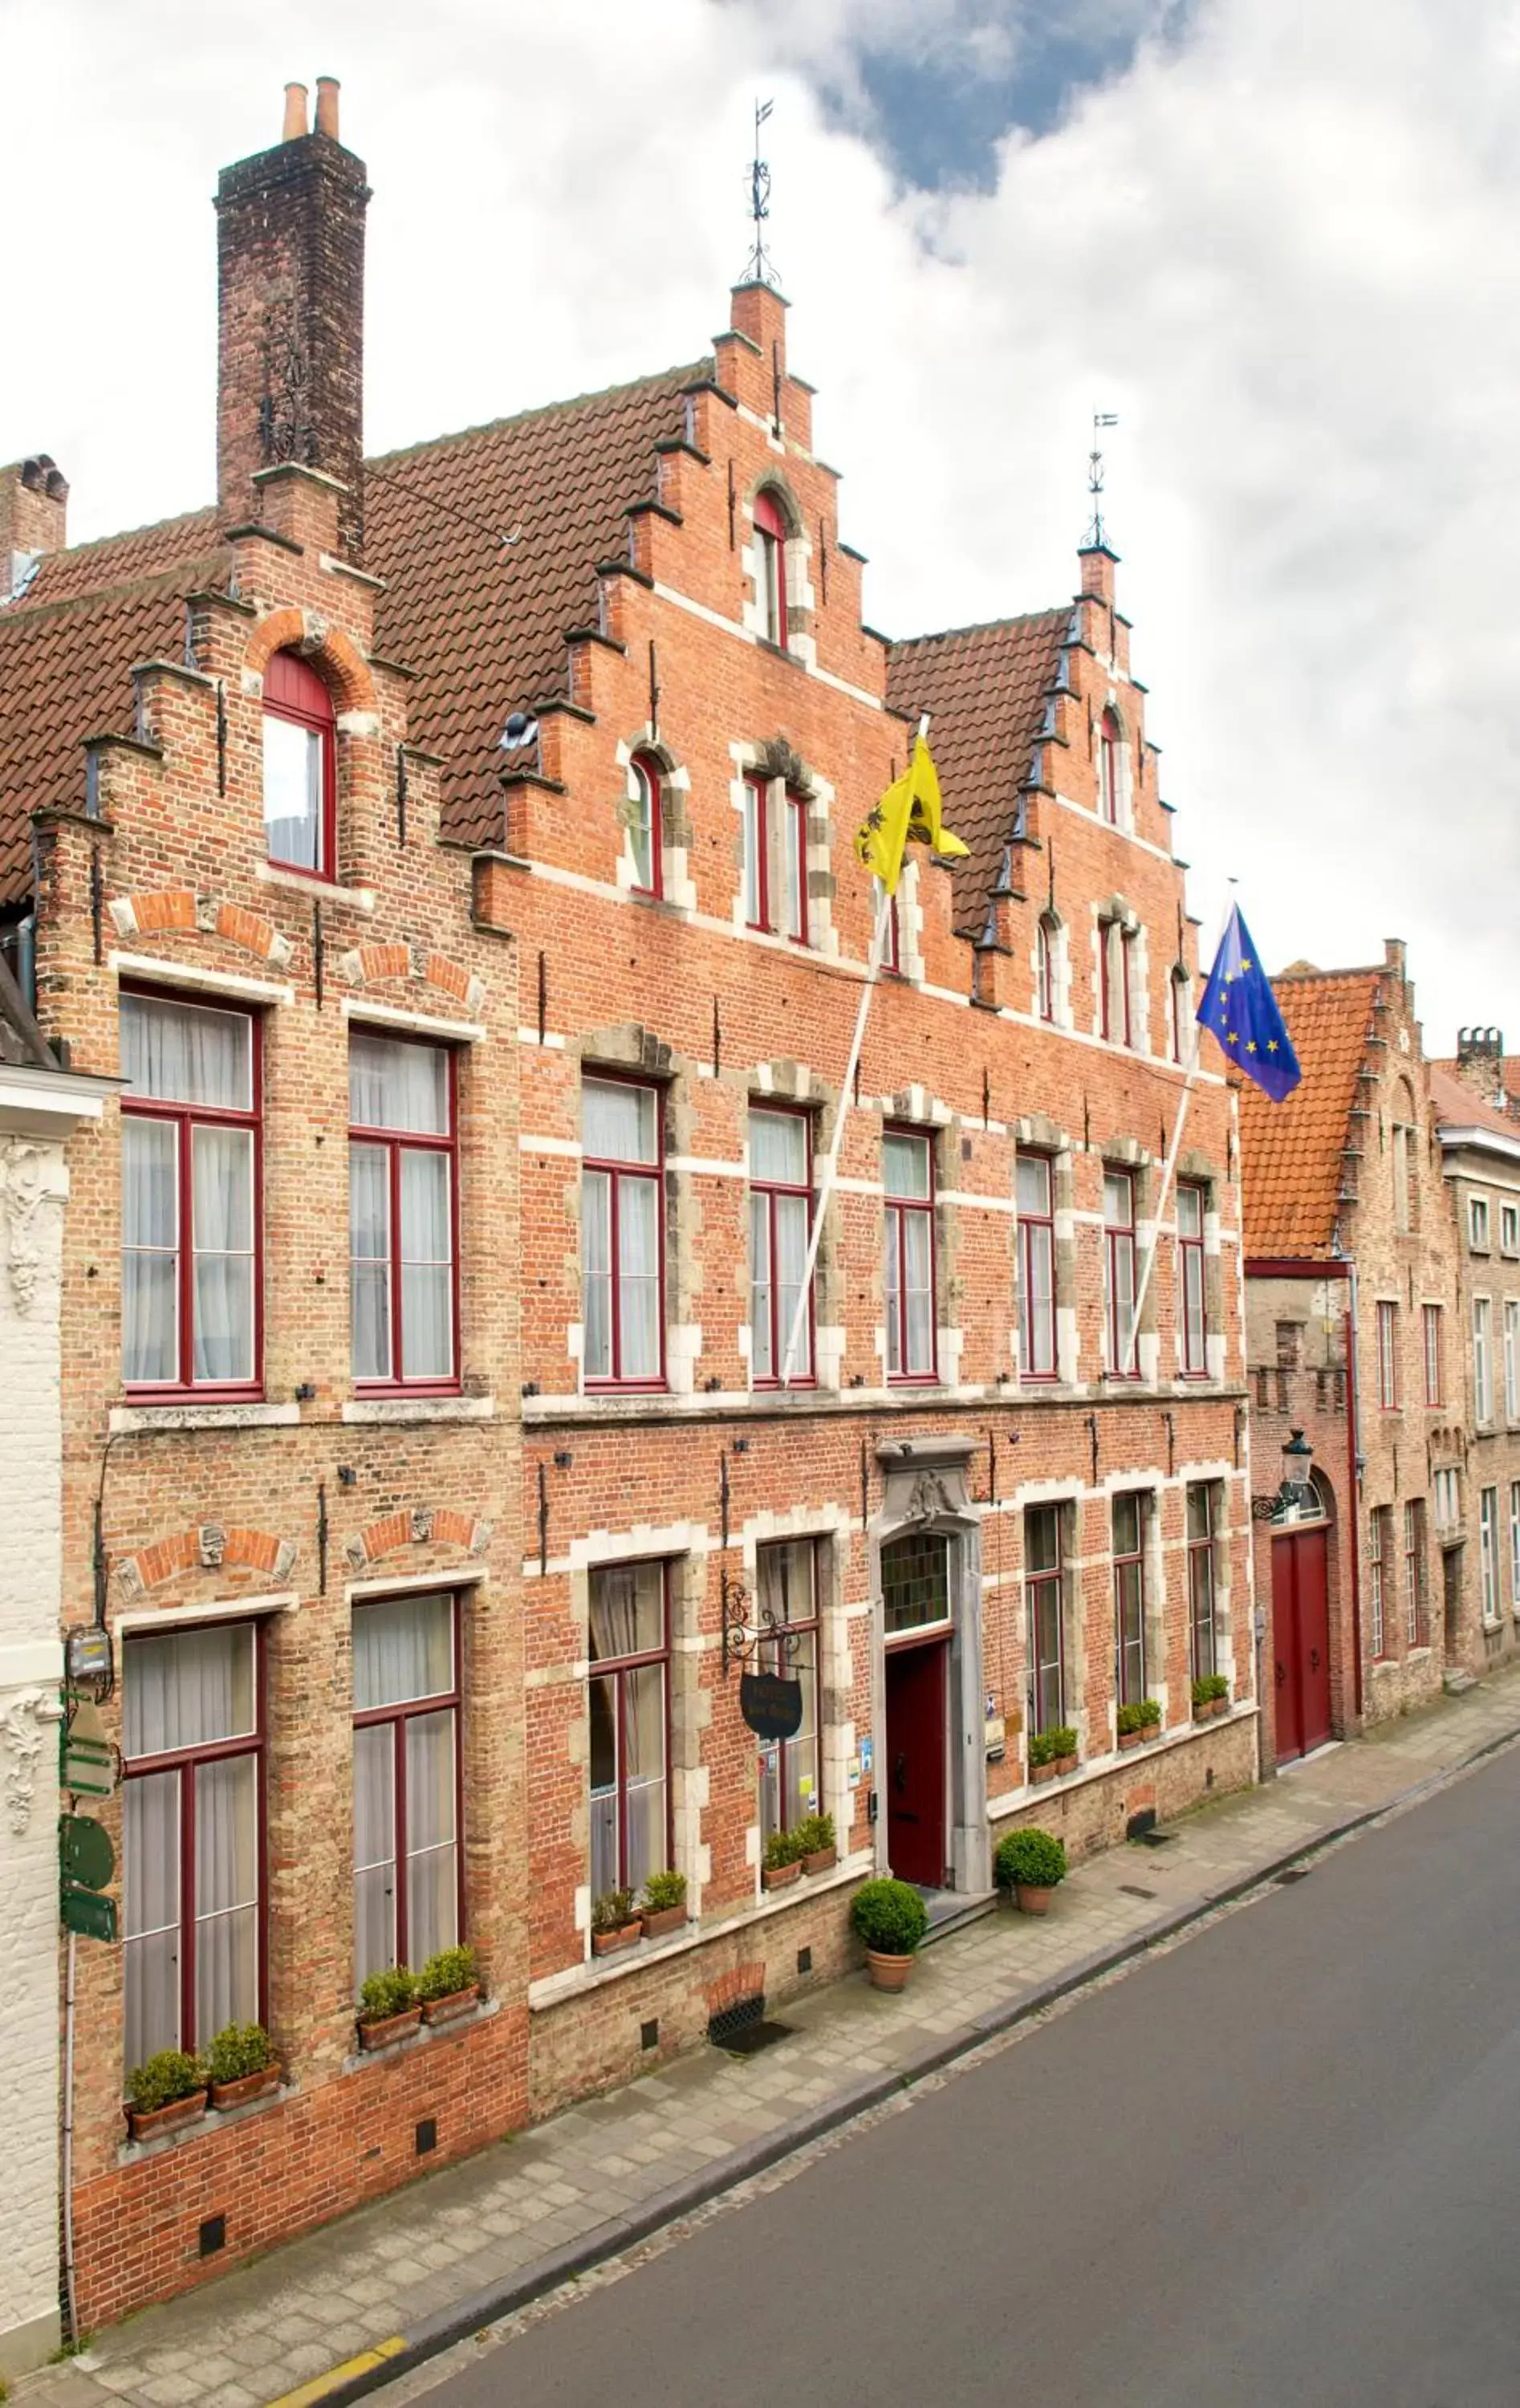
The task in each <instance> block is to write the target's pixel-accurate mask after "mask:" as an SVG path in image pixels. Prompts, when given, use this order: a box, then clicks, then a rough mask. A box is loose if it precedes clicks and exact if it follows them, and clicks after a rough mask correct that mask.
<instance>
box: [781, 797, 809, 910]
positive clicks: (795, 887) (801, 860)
mask: <svg viewBox="0 0 1520 2408" xmlns="http://www.w3.org/2000/svg"><path fill="white" fill-rule="evenodd" d="M782 811H783V813H784V818H783V821H782V825H783V826H784V828H785V830H786V915H787V920H788V923H789V925H788V927H787V931H786V933H787V935H788V936H789V937H790V938H791V939H792V942H793V943H794V945H810V944H811V942H812V931H811V926H810V913H809V909H808V797H807V796H806V795H800V794H798V792H797V790H796V787H795V786H788V787H787V789H786V793H785V796H784V799H783V801H782Z"/></svg>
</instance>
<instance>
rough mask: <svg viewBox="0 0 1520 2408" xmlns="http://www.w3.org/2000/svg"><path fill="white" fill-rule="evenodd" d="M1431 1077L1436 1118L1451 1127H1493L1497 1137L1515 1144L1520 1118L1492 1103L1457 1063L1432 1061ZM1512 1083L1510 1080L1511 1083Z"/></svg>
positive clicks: (1518, 1136)
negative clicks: (1462, 1075) (1461, 1075)
mask: <svg viewBox="0 0 1520 2408" xmlns="http://www.w3.org/2000/svg"><path fill="white" fill-rule="evenodd" d="M1427 1069H1428V1074H1429V1080H1430V1101H1431V1103H1432V1104H1433V1105H1434V1106H1435V1111H1436V1118H1437V1120H1438V1121H1441V1122H1443V1123H1444V1124H1445V1125H1446V1126H1447V1127H1448V1128H1481V1129H1491V1130H1492V1131H1493V1132H1494V1134H1495V1135H1496V1136H1497V1137H1507V1138H1508V1139H1509V1140H1510V1142H1511V1144H1512V1145H1513V1143H1514V1141H1515V1140H1516V1139H1517V1138H1520V1121H1516V1120H1514V1119H1513V1118H1512V1117H1511V1115H1510V1114H1509V1113H1508V1112H1504V1111H1500V1110H1499V1108H1498V1105H1497V1104H1491V1103H1488V1102H1487V1101H1486V1100H1485V1098H1484V1097H1482V1096H1480V1095H1479V1094H1478V1092H1477V1090H1476V1088H1474V1087H1470V1086H1469V1085H1468V1082H1467V1081H1466V1080H1465V1079H1462V1078H1459V1077H1458V1076H1457V1073H1456V1069H1455V1065H1454V1064H1452V1063H1450V1062H1431V1063H1429V1064H1428V1065H1427ZM1507 1084H1508V1082H1506V1086H1507Z"/></svg>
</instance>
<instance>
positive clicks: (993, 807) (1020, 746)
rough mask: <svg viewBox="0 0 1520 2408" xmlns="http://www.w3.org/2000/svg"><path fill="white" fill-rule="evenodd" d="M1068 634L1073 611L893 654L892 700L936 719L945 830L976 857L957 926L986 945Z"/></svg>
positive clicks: (964, 882)
mask: <svg viewBox="0 0 1520 2408" xmlns="http://www.w3.org/2000/svg"><path fill="white" fill-rule="evenodd" d="M1070 625H1071V610H1070V606H1069V605H1068V606H1067V607H1066V608H1065V609H1059V610H1040V611H1037V612H1035V613H1033V614H1032V615H1031V616H1029V617H1027V618H1022V619H998V620H995V621H993V622H992V623H991V624H988V625H986V626H981V627H953V628H951V629H949V630H948V631H947V632H946V633H945V634H943V635H939V636H915V637H913V638H911V640H910V641H908V642H905V643H897V644H893V645H891V646H890V647H889V649H888V652H887V700H888V702H889V703H890V704H891V705H892V706H893V708H894V710H901V711H905V712H907V713H908V714H909V715H910V716H911V717H912V718H915V719H916V718H917V716H918V715H919V713H920V712H921V711H925V710H926V711H928V712H929V713H930V715H931V718H932V721H933V724H932V726H931V728H930V731H929V745H930V749H931V751H932V752H933V753H934V759H935V766H936V767H937V768H938V770H939V784H940V788H941V790H942V792H943V795H944V798H945V823H946V825H947V826H949V827H952V828H954V832H955V834H956V835H957V836H958V837H960V838H961V839H962V840H963V841H964V842H965V843H967V844H968V845H969V846H970V848H971V853H970V858H969V860H968V861H964V862H959V863H957V865H956V867H955V871H954V881H955V925H956V926H957V928H959V929H960V930H961V931H962V933H963V934H964V935H967V936H970V937H980V936H981V934H982V929H983V928H984V927H985V925H986V919H987V897H988V896H989V894H990V893H991V890H992V888H993V887H994V885H995V884H996V883H997V874H998V871H999V869H1000V867H1001V865H1002V857H1003V848H1004V846H1005V845H1006V844H1007V843H1008V841H1009V839H1010V838H1011V836H1012V833H1013V828H1014V823H1015V820H1016V817H1017V813H1018V798H1019V789H1020V788H1021V787H1022V786H1023V785H1024V784H1025V782H1026V781H1027V780H1028V776H1029V767H1030V755H1031V753H1032V752H1033V749H1034V744H1035V740H1036V738H1037V737H1038V735H1039V733H1040V724H1041V722H1042V720H1043V718H1044V712H1045V697H1046V695H1048V694H1049V692H1050V690H1051V687H1052V686H1053V685H1054V682H1055V677H1056V671H1057V668H1058V667H1059V665H1060V658H1061V651H1062V647H1063V645H1064V644H1065V642H1066V640H1067V637H1068V632H1069V629H1070Z"/></svg>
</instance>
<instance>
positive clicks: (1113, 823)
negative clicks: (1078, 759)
mask: <svg viewBox="0 0 1520 2408" xmlns="http://www.w3.org/2000/svg"><path fill="white" fill-rule="evenodd" d="M1124 740H1125V733H1124V729H1123V728H1122V727H1121V726H1120V724H1119V714H1118V712H1117V711H1116V710H1114V709H1113V708H1112V706H1110V708H1109V709H1108V710H1106V711H1105V712H1104V713H1103V727H1102V734H1101V738H1100V741H1099V744H1098V763H1097V768H1098V788H1097V800H1098V809H1099V810H1101V812H1102V814H1103V817H1104V818H1105V819H1106V820H1107V821H1108V824H1109V825H1110V827H1117V826H1118V825H1119V821H1120V814H1121V808H1122V804H1123V798H1124V757H1123V756H1124Z"/></svg>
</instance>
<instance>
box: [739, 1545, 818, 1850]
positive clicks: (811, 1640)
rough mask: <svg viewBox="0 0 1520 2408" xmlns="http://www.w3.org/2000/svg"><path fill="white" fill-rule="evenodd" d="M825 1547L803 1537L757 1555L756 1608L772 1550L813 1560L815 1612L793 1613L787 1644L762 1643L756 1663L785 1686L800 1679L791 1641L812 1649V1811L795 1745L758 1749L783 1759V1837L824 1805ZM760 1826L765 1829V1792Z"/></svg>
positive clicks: (785, 1743) (788, 1623) (797, 1656)
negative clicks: (763, 1566)
mask: <svg viewBox="0 0 1520 2408" xmlns="http://www.w3.org/2000/svg"><path fill="white" fill-rule="evenodd" d="M823 1543H824V1542H823V1541H822V1540H821V1539H818V1538H808V1537H804V1538H803V1539H801V1540H800V1541H799V1540H796V1539H779V1540H772V1541H767V1543H766V1545H764V1546H761V1547H758V1548H756V1550H755V1554H756V1558H757V1560H756V1563H755V1568H754V1593H755V1598H756V1601H757V1602H758V1601H759V1598H760V1564H759V1561H758V1558H759V1557H760V1556H761V1555H766V1554H767V1552H769V1550H770V1549H772V1548H778V1547H779V1548H782V1549H785V1548H787V1547H792V1546H798V1545H801V1546H805V1547H806V1548H807V1550H808V1557H809V1567H808V1580H809V1592H808V1593H809V1598H810V1603H811V1607H812V1611H811V1612H810V1613H807V1614H794V1613H791V1612H790V1610H789V1611H788V1613H787V1617H786V1621H785V1623H784V1625H783V1626H782V1627H783V1628H784V1629H785V1632H786V1640H784V1641H783V1640H782V1639H779V1638H778V1639H773V1640H771V1639H763V1640H762V1641H761V1642H760V1646H759V1652H758V1655H757V1656H756V1659H755V1660H756V1670H759V1671H762V1672H776V1673H779V1674H780V1675H781V1676H782V1679H783V1680H788V1679H795V1678H796V1675H797V1670H798V1666H799V1663H800V1661H801V1657H800V1652H799V1649H798V1648H792V1647H789V1646H788V1644H787V1641H791V1640H794V1639H796V1640H797V1641H800V1643H801V1646H802V1647H810V1648H811V1650H812V1665H811V1669H812V1695H813V1727H812V1758H811V1767H810V1768H809V1766H808V1765H806V1764H804V1763H802V1762H801V1761H800V1758H799V1755H798V1752H797V1749H796V1742H795V1741H791V1740H784V1741H782V1740H776V1741H769V1742H767V1741H762V1742H761V1743H760V1748H759V1758H760V1759H763V1758H764V1757H765V1756H766V1754H767V1748H774V1750H775V1752H776V1755H777V1757H778V1759H779V1761H778V1765H777V1773H778V1795H779V1799H780V1812H781V1821H780V1823H779V1824H778V1826H777V1828H778V1829H780V1830H782V1831H790V1830H792V1829H794V1828H795V1827H796V1825H797V1824H798V1823H799V1822H801V1820H802V1819H803V1816H804V1815H805V1814H809V1813H812V1814H816V1813H819V1812H820V1810H821V1807H822V1804H823V1779H824V1765H823V1746H824V1733H823V1719H822V1713H821V1708H822V1703H823V1667H822V1665H821V1664H820V1662H819V1660H818V1657H819V1645H820V1636H821V1633H820V1623H821V1619H822V1617H821V1615H820V1613H819V1606H818V1566H819V1555H820V1550H821V1548H822V1546H823ZM786 1602H787V1606H788V1609H790V1606H791V1598H790V1597H788V1598H787V1600H786ZM809 1769H810V1770H811V1772H812V1802H811V1804H809V1803H808V1801H807V1800H806V1799H804V1798H803V1795H802V1789H801V1779H802V1775H803V1774H804V1773H805V1772H806V1771H808V1770H809ZM761 1771H762V1774H763V1771H764V1765H763V1761H762V1763H761ZM761 1820H762V1824H763V1823H764V1792H763V1791H762V1814H761Z"/></svg>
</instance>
